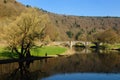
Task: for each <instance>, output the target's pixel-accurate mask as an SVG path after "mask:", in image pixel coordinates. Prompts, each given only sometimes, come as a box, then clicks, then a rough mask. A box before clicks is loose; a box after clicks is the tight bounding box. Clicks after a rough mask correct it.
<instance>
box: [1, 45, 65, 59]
mask: <svg viewBox="0 0 120 80" xmlns="http://www.w3.org/2000/svg"><path fill="white" fill-rule="evenodd" d="M66 50H67V48H65V47H59V46H44V47H34V48H32V49H31V55H32V56H45V54H47V55H57V54H62V53H64V52H65V51H66ZM17 57H18V55H17V54H16V53H11V51H10V50H8V49H6V48H3V47H0V59H8V58H17Z"/></svg>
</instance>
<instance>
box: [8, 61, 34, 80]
mask: <svg viewBox="0 0 120 80" xmlns="http://www.w3.org/2000/svg"><path fill="white" fill-rule="evenodd" d="M30 63H31V61H26V62H19V67H18V68H17V69H15V70H14V71H13V72H12V73H11V74H10V76H9V77H8V79H7V80H16V79H17V80H27V79H28V80H32V79H31V75H30V72H29V70H28V68H29V66H30Z"/></svg>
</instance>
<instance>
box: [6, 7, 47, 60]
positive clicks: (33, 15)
mask: <svg viewBox="0 0 120 80" xmlns="http://www.w3.org/2000/svg"><path fill="white" fill-rule="evenodd" d="M48 23H49V18H48V15H47V14H42V13H39V12H38V11H37V10H36V9H29V10H28V11H27V12H26V13H22V14H21V16H19V17H17V19H16V20H15V21H14V22H12V23H11V24H10V25H9V26H6V27H5V28H4V39H5V40H6V41H7V42H8V44H9V47H10V48H11V49H12V51H14V52H16V53H17V54H19V58H24V57H29V56H30V48H31V46H32V45H33V44H34V40H35V39H40V38H41V36H42V32H43V31H44V29H45V27H46V24H48Z"/></svg>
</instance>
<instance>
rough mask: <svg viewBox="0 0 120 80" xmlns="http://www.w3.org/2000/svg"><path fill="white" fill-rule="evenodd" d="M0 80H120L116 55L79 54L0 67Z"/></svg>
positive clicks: (106, 53) (119, 53) (105, 53)
mask: <svg viewBox="0 0 120 80" xmlns="http://www.w3.org/2000/svg"><path fill="white" fill-rule="evenodd" d="M0 80H120V52H102V53H96V52H95V51H92V52H90V53H87V54H86V53H82V54H81V53H79V52H78V51H77V54H74V55H71V56H62V57H57V58H49V59H47V61H46V60H36V61H33V62H31V63H29V62H24V63H16V62H15V63H9V64H0Z"/></svg>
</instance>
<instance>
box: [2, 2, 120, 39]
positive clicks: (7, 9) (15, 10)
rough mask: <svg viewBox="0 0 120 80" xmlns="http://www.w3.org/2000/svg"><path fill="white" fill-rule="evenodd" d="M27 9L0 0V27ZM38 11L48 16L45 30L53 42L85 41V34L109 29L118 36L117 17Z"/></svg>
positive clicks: (119, 23)
mask: <svg viewBox="0 0 120 80" xmlns="http://www.w3.org/2000/svg"><path fill="white" fill-rule="evenodd" d="M27 8H30V6H28V5H27V6H25V5H22V4H21V3H19V2H17V1H16V0H0V11H1V12H0V27H2V26H4V25H8V24H9V23H11V22H12V21H13V20H15V19H16V17H17V16H19V15H20V14H21V13H22V12H24V11H26V9H27ZM38 10H39V11H40V12H41V13H45V14H48V15H49V17H50V19H51V22H52V25H50V27H48V28H47V33H48V34H49V35H50V37H54V36H53V35H56V36H55V37H54V39H53V40H70V39H71V40H79V39H81V40H85V36H86V34H87V35H88V36H89V37H91V36H92V35H94V34H96V33H98V32H102V31H105V30H107V29H110V28H111V29H113V30H115V31H116V32H117V33H118V34H120V32H119V30H120V18H119V17H109V16H106V17H88V16H70V15H69V16H68V15H60V14H55V13H50V12H47V11H45V10H42V9H38Z"/></svg>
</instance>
